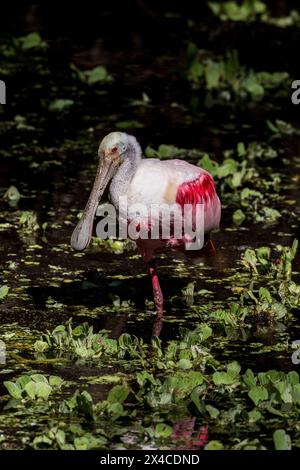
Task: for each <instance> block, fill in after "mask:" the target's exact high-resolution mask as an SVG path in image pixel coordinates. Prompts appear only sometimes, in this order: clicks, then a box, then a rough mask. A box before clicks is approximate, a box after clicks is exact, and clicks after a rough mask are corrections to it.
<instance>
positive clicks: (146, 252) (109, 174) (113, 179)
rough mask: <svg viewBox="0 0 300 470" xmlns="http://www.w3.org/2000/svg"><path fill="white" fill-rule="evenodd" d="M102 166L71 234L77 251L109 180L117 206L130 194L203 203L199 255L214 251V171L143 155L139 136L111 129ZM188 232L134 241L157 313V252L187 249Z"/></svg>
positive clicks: (146, 199)
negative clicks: (149, 280) (144, 267)
mask: <svg viewBox="0 0 300 470" xmlns="http://www.w3.org/2000/svg"><path fill="white" fill-rule="evenodd" d="M98 157H99V165H98V169H97V173H96V178H95V182H94V185H93V188H92V191H91V193H90V197H89V199H88V202H87V204H86V207H85V209H84V211H83V214H82V217H81V219H80V221H79V222H78V224H77V226H76V228H75V230H74V232H73V234H72V238H71V246H72V247H73V248H74V249H75V250H79V251H80V250H84V249H85V248H86V247H87V246H88V245H89V243H90V241H91V237H92V230H93V219H94V216H95V213H96V210H97V207H98V204H99V201H100V199H101V196H102V195H103V192H104V190H105V188H106V186H108V185H109V199H110V201H111V202H112V204H113V205H114V207H115V208H116V209H117V210H118V209H119V201H120V196H126V197H127V198H128V201H129V204H130V203H142V204H145V206H149V204H152V203H156V204H167V205H171V204H175V205H176V206H177V207H178V208H179V209H180V210H181V211H183V210H184V207H185V205H186V204H189V205H190V206H189V207H191V206H192V207H196V205H198V204H202V205H203V208H204V227H203V229H204V233H205V244H204V246H203V248H202V250H200V252H199V253H200V255H201V254H207V253H208V252H210V253H211V252H213V251H214V247H213V244H212V242H211V241H210V238H209V234H210V232H211V231H212V230H213V229H215V228H218V226H219V223H220V216H221V204H220V200H219V198H218V196H217V193H216V190H215V184H214V181H213V178H212V176H211V175H210V174H209V173H208V172H207V171H206V170H203V169H202V168H199V167H198V166H195V165H192V164H190V163H188V162H186V161H184V160H178V159H176V160H164V161H161V160H159V159H155V158H147V159H143V158H142V151H141V147H140V145H139V144H138V142H137V140H136V138H135V137H133V136H131V135H128V134H126V133H124V132H112V133H110V134H108V135H107V136H106V137H104V139H103V140H102V141H101V143H100V146H99V150H98ZM185 242H186V238H185V234H184V233H183V235H182V237H179V238H177V239H175V238H173V237H172V235H170V237H169V239H164V240H163V239H159V240H157V239H156V240H153V239H141V238H138V239H137V240H136V244H137V248H138V250H139V252H140V254H141V256H142V257H143V259H144V261H145V262H146V264H147V267H148V272H149V274H150V276H151V279H152V287H153V296H154V302H155V306H156V310H157V313H158V315H159V316H162V314H163V295H162V291H161V288H160V285H159V280H158V276H157V272H156V267H155V261H154V258H153V254H154V251H155V250H157V248H162V247H168V246H169V247H171V248H173V249H175V250H181V251H182V250H183V251H184V249H185Z"/></svg>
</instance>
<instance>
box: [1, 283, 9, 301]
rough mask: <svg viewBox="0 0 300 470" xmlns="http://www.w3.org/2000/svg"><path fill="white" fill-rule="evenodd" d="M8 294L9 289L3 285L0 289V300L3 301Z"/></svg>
mask: <svg viewBox="0 0 300 470" xmlns="http://www.w3.org/2000/svg"><path fill="white" fill-rule="evenodd" d="M8 292H9V287H8V286H6V285H4V286H1V287H0V300H3V299H4V298H5V297H6V296H7V294H8Z"/></svg>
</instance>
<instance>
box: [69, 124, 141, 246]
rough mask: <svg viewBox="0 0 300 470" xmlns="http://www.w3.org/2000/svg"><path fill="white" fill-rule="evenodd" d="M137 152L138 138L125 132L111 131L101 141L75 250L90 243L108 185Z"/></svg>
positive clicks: (75, 236) (73, 240)
mask: <svg viewBox="0 0 300 470" xmlns="http://www.w3.org/2000/svg"><path fill="white" fill-rule="evenodd" d="M136 153H138V154H139V155H140V154H141V148H140V146H139V144H138V142H137V140H136V138H135V137H133V136H132V135H128V134H126V133H125V132H111V133H110V134H108V135H107V136H105V137H104V139H103V140H102V141H101V142H100V145H99V149H98V157H99V164H98V168H97V173H96V178H95V182H94V185H93V188H92V191H91V193H90V197H89V199H88V202H87V204H86V207H85V209H84V211H83V214H82V217H81V219H80V221H79V222H78V224H77V226H76V228H75V230H74V232H73V234H72V237H71V246H72V248H74V249H75V250H80V251H81V250H84V249H85V248H86V247H87V246H88V245H89V243H90V241H91V237H92V230H93V220H94V216H95V213H96V210H97V207H98V204H99V202H100V199H101V196H102V195H103V193H104V190H105V188H106V186H107V185H108V183H109V182H110V181H111V179H112V178H113V176H114V175H115V174H116V173H117V171H118V168H119V167H120V166H121V164H122V163H123V162H124V160H125V159H126V158H132V155H134V154H136Z"/></svg>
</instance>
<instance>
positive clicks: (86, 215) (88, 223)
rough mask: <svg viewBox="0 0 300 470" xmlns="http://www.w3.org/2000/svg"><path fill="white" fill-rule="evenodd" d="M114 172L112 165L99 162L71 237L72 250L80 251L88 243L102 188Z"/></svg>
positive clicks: (102, 191) (103, 188)
mask: <svg viewBox="0 0 300 470" xmlns="http://www.w3.org/2000/svg"><path fill="white" fill-rule="evenodd" d="M113 173H114V168H113V166H112V165H108V166H107V165H104V164H103V163H102V162H101V163H99V165H98V168H97V174H96V178H95V182H94V185H93V188H92V191H91V194H90V197H89V199H88V202H87V204H86V206H85V209H84V211H83V214H82V216H81V219H80V220H79V222H78V224H77V225H76V228H75V230H74V232H73V233H72V237H71V246H72V248H74V250H78V251H82V250H84V249H85V248H86V247H87V246H88V245H89V243H90V241H91V238H92V232H93V221H94V217H95V213H96V210H97V207H98V204H99V201H100V198H101V196H102V194H103V193H104V190H105V188H106V186H107V184H108V182H109V180H110V179H111V177H112V175H113Z"/></svg>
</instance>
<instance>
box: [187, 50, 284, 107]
mask: <svg viewBox="0 0 300 470" xmlns="http://www.w3.org/2000/svg"><path fill="white" fill-rule="evenodd" d="M187 63H188V66H187V78H188V80H189V81H190V82H191V84H192V86H193V88H194V89H200V88H202V87H204V88H205V89H206V90H208V91H215V92H216V93H217V94H218V95H219V97H220V98H222V99H223V100H224V101H229V100H231V99H233V98H239V99H248V98H250V99H251V100H253V101H257V100H260V99H262V98H263V96H264V95H265V93H267V92H268V91H270V90H272V91H273V92H274V91H275V90H276V89H277V88H278V87H280V86H281V85H282V84H283V83H286V80H287V79H288V78H289V75H288V73H287V72H274V73H270V72H265V71H260V72H255V71H254V70H247V69H246V67H244V66H242V65H241V64H240V62H239V58H238V54H237V51H228V52H227V54H226V58H225V59H219V60H218V59H215V58H211V57H210V55H209V54H208V53H207V51H203V50H199V49H198V48H197V46H196V45H195V44H194V43H190V44H189V45H188V49H187Z"/></svg>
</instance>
